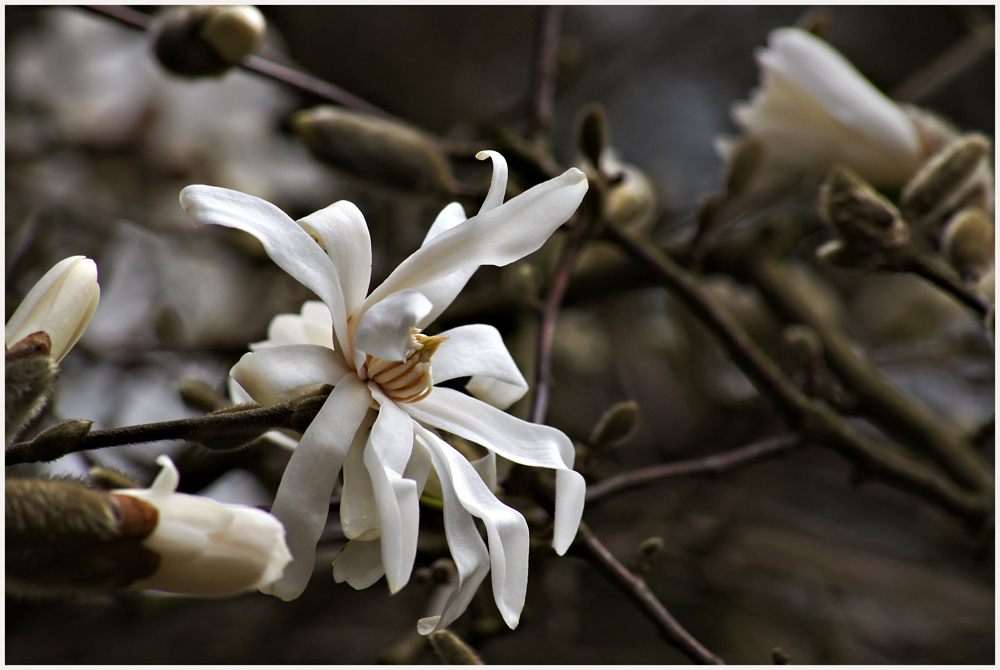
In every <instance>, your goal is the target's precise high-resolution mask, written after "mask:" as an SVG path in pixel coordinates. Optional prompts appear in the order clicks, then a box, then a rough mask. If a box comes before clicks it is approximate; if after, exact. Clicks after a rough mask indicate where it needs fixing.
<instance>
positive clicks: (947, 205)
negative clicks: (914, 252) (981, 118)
mask: <svg viewBox="0 0 1000 670" xmlns="http://www.w3.org/2000/svg"><path fill="white" fill-rule="evenodd" d="M989 153H990V143H989V140H987V139H986V138H985V137H983V136H982V135H978V134H973V135H964V136H962V137H960V138H958V139H957V140H955V141H953V142H951V143H949V144H948V145H947V146H946V147H945V148H944V149H942V150H941V151H939V152H938V153H937V154H936V155H934V156H933V157H932V158H931V159H930V160H929V161H927V163H926V164H925V165H924V166H923V167H922V168H921V169H920V171H919V172H917V174H916V175H915V176H914V177H913V179H911V180H910V182H909V183H908V184H907V185H906V187H905V188H904V189H903V193H902V195H901V196H900V209H901V210H902V212H903V216H904V217H905V218H906V220H907V221H909V222H910V223H911V224H914V225H922V226H928V225H932V224H934V223H935V222H937V221H939V220H940V219H942V218H943V217H944V216H945V215H947V214H948V213H949V212H953V211H955V210H956V209H958V208H960V207H967V206H978V207H979V208H980V209H983V210H984V211H990V210H992V207H993V197H992V191H993V189H992V185H991V181H992V180H991V179H990V173H989V169H988V168H987V167H986V158H987V156H988V155H989Z"/></svg>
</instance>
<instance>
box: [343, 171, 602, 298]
mask: <svg viewBox="0 0 1000 670" xmlns="http://www.w3.org/2000/svg"><path fill="white" fill-rule="evenodd" d="M586 192H587V178H586V177H585V176H584V174H583V173H582V172H580V171H579V170H577V169H576V168H570V169H569V170H567V171H566V172H564V173H563V174H562V175H560V176H558V177H556V178H554V179H550V180H548V181H546V182H544V183H542V184H539V185H537V186H535V187H533V188H531V189H529V190H527V191H525V192H524V193H522V194H521V195H519V196H517V197H516V198H512V199H511V200H508V201H507V202H505V203H504V204H502V205H500V206H499V207H496V208H494V209H491V210H489V211H486V212H483V213H481V214H478V215H476V216H474V217H472V218H471V219H469V220H467V221H466V222H465V223H463V224H461V225H458V226H455V227H454V228H452V229H451V230H448V231H446V232H444V233H442V234H440V235H438V236H437V237H435V238H434V239H433V240H431V241H430V242H429V243H428V244H426V245H424V246H422V247H421V248H420V249H418V250H417V251H415V252H414V253H413V255H411V256H410V257H409V258H407V259H406V260H405V261H403V262H402V263H401V264H400V265H399V267H397V268H396V269H395V270H394V271H393V273H392V274H391V275H389V277H388V279H386V280H385V281H384V282H383V283H382V285H381V286H379V287H378V288H376V289H375V290H374V291H372V293H371V295H369V296H368V298H367V299H366V300H365V303H364V305H363V306H362V308H361V311H362V312H364V311H365V310H366V309H369V308H371V306H372V305H375V304H376V303H378V302H379V301H380V300H382V299H383V298H385V297H386V296H387V295H390V294H392V293H395V292H397V291H401V290H403V289H407V288H414V287H417V286H421V285H423V284H427V283H429V282H432V281H436V280H437V279H440V278H441V277H446V276H448V275H450V274H451V273H452V272H455V271H456V270H460V269H462V268H468V267H471V266H478V265H507V264H508V263H513V262H514V261H516V260H518V259H520V258H523V257H525V256H527V255H528V254H530V253H532V252H533V251H536V250H537V249H538V248H539V247H541V246H542V244H543V243H544V242H545V240H547V239H548V238H549V236H550V235H551V234H552V232H553V231H554V230H555V229H556V228H558V227H559V226H560V225H562V224H563V223H564V222H565V221H566V220H567V219H569V217H570V216H572V215H573V212H575V211H576V208H577V207H579V205H580V202H581V201H582V200H583V195H584V193H586Z"/></svg>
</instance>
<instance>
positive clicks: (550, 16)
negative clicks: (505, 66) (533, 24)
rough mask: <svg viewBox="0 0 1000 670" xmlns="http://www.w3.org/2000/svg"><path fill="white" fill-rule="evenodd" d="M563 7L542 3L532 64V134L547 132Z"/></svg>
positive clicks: (550, 123) (550, 116) (554, 87)
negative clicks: (533, 65)
mask: <svg viewBox="0 0 1000 670" xmlns="http://www.w3.org/2000/svg"><path fill="white" fill-rule="evenodd" d="M562 13H563V7H562V6H561V5H549V6H545V7H541V8H540V10H539V15H538V32H537V34H536V36H535V68H534V73H533V77H532V85H531V92H532V95H531V117H532V118H531V121H532V129H533V132H534V133H535V134H541V133H545V132H548V129H549V127H550V126H551V125H552V105H553V103H554V102H555V95H556V57H557V55H558V53H559V27H560V23H561V22H562Z"/></svg>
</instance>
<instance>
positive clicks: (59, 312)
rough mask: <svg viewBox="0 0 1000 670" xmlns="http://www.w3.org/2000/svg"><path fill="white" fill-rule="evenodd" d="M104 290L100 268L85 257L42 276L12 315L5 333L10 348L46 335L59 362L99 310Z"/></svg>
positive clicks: (58, 265) (63, 262) (67, 261)
mask: <svg viewBox="0 0 1000 670" xmlns="http://www.w3.org/2000/svg"><path fill="white" fill-rule="evenodd" d="M100 297H101V289H100V286H98V284H97V264H96V263H94V261H92V260H90V259H89V258H86V257H84V256H70V257H69V258H65V259H63V260H61V261H59V262H58V263H56V264H55V265H54V266H52V269H50V270H49V271H48V272H46V273H45V274H44V275H42V278H41V279H39V280H38V282H37V283H36V284H35V285H34V286H33V287H32V288H31V290H30V291H28V295H26V296H25V297H24V300H23V301H21V304H20V305H18V307H17V309H16V310H14V313H13V314H12V315H11V317H10V320H9V321H8V322H7V326H6V328H5V329H4V339H5V340H6V342H7V345H8V346H10V345H12V344H14V343H15V342H17V341H19V340H22V339H24V338H25V337H27V336H28V335H31V334H32V333H37V332H39V331H44V332H45V333H46V334H47V335H48V336H49V340H50V342H51V349H50V350H49V352H50V355H51V356H52V358H54V359H55V360H56V362H58V361H61V360H62V359H63V357H64V356H65V355H66V354H67V353H69V350H70V349H72V348H73V345H74V344H76V342H77V340H79V339H80V336H81V335H83V331H84V330H85V329H86V328H87V324H88V323H90V319H91V317H93V316H94V312H95V311H96V310H97V304H98V302H99V301H100Z"/></svg>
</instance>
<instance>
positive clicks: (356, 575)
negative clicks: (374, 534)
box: [333, 538, 385, 589]
mask: <svg viewBox="0 0 1000 670" xmlns="http://www.w3.org/2000/svg"><path fill="white" fill-rule="evenodd" d="M384 574H385V570H384V569H383V568H382V541H381V540H380V539H379V538H375V539H374V540H351V541H350V542H348V543H347V544H346V545H344V548H343V549H341V550H340V553H339V554H337V558H335V559H334V561H333V579H334V580H335V581H336V582H337V583H340V582H347V583H348V584H350V585H351V586H353V587H354V588H356V589H367V588H368V587H369V586H371V585H372V584H374V583H375V582H377V581H378V580H379V579H381V578H382V575H384Z"/></svg>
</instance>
